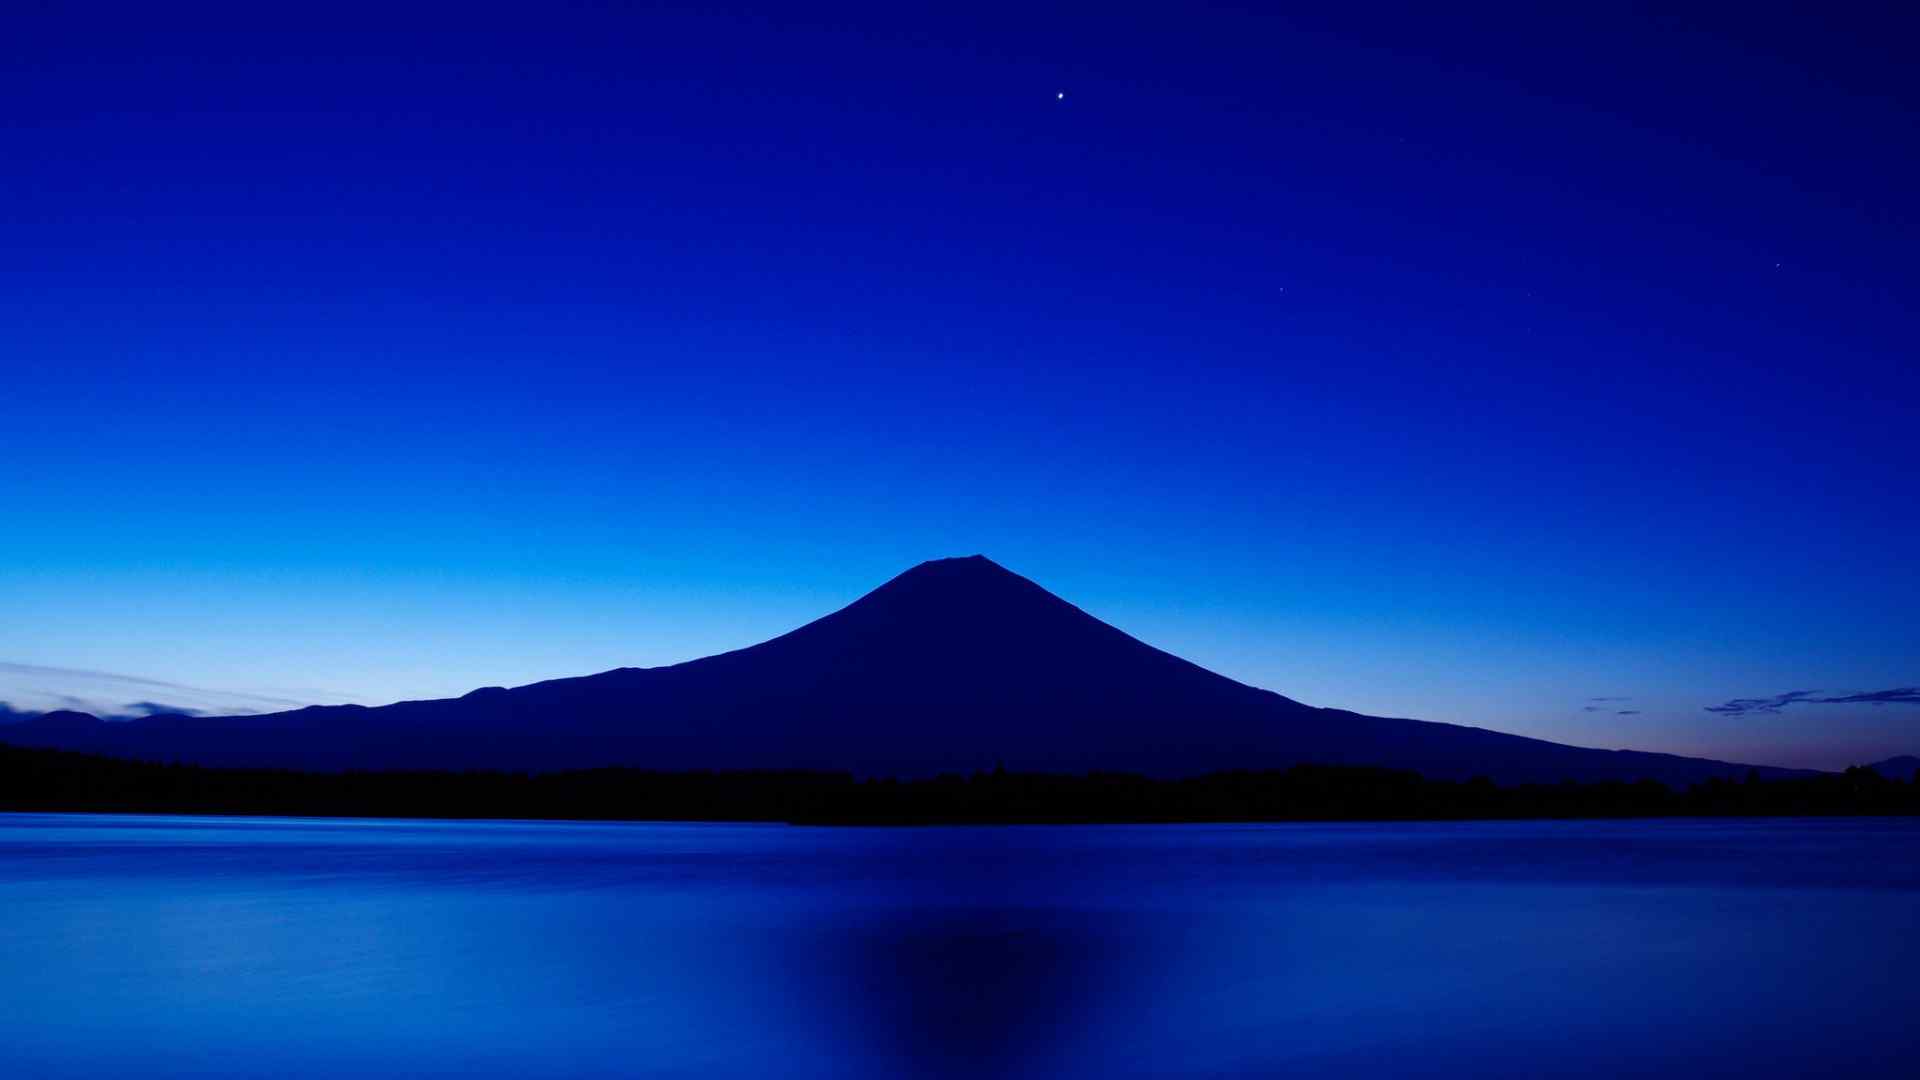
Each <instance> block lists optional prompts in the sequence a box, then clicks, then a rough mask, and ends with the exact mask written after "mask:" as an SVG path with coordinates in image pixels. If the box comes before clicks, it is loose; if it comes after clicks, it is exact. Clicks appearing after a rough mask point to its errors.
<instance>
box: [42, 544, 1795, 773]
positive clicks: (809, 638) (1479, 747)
mask: <svg viewBox="0 0 1920 1080" xmlns="http://www.w3.org/2000/svg"><path fill="white" fill-rule="evenodd" d="M6 738H7V739H8V741H15V742H23V741H24V742H25V744H27V745H41V746H58V747H62V748H66V749H82V750H96V751H100V752H106V753H113V754H117V755H120V756H130V757H143V758H148V759H157V760H182V761H191V762H195V763H199V764H212V765H252V766H274V767H294V768H326V769H345V768H513V769H531V770H551V769H560V768H582V767H593V766H597V765H635V766H644V767H647V768H668V769H703V768H716V769H718V768H820V769H847V770H851V771H854V772H856V773H860V774H864V775H903V776H906V775H931V774H934V773H938V772H948V771H962V772H964V771H969V770H972V769H977V768H992V767H995V766H999V765H1005V766H1007V767H1009V768H1019V769H1024V770H1029V771H1053V772H1086V771H1090V770H1102V771H1118V772H1139V773H1145V774H1148V775H1156V776H1179V775H1192V774H1197V773H1202V772H1209V771H1217V770H1220V769H1227V768H1280V767H1286V766H1290V765H1293V764H1300V763H1317V764H1350V765H1379V766H1385V767H1391V768H1409V769H1413V770H1415V771H1418V772H1421V773H1423V774H1426V775H1429V776H1432V777H1436V778H1455V779H1466V778H1469V777H1472V776H1481V775H1484V776H1488V777H1490V778H1493V779H1495V780H1497V781H1501V782H1541V781H1546V782H1550V781H1556V780H1560V779H1575V780H1595V779H1620V780H1637V779H1643V778H1645V779H1656V780H1661V781H1663V782H1667V783H1692V782H1696V781H1698V780H1702V779H1706V778H1709V777H1712V776H1728V777H1736V776H1744V775H1745V773H1746V772H1747V770H1748V769H1749V768H1754V766H1748V765H1744V764H1738V763H1731V762H1721V761H1712V760H1709V759H1699V758H1686V757H1681V756H1679V755H1671V754H1657V753H1648V752H1643V751H1633V750H1600V749H1592V748H1586V747H1573V746H1567V745H1564V744H1560V743H1553V742H1548V741H1546V740H1541V739H1533V738H1530V737H1527V736H1521V735H1512V734H1507V733H1504V732H1497V731H1492V730H1490V729H1486V728H1479V727H1471V726H1466V725H1458V724H1446V723H1438V722H1433V721H1422V720H1412V719H1405V718H1392V717H1373V716H1366V715H1364V714H1360V713H1354V712H1349V711H1346V710H1341V709H1322V708H1316V707H1313V706H1309V705H1305V704H1302V703H1300V702H1298V701H1295V700H1293V699H1292V698H1288V697H1286V696H1285V695H1282V694H1279V693H1277V692H1275V691H1272V690H1267V689H1263V688H1260V687H1255V686H1250V685H1248V684H1246V683H1241V682H1238V681H1236V680H1233V679H1230V678H1228V677H1226V676H1223V675H1220V674H1217V673H1215V672H1212V671H1208V670H1207V669H1205V668H1203V667H1200V666H1199V665H1197V664H1195V663H1193V662H1191V661H1189V660H1186V659H1184V658H1182V657H1178V656H1175V655H1173V654H1172V653H1168V652H1166V651H1164V650H1161V649H1158V648H1156V647H1154V646H1152V645H1150V644H1147V643H1146V642H1143V641H1140V640H1139V639H1137V638H1135V637H1133V636H1132V635H1130V634H1127V633H1126V632H1125V631H1123V630H1121V629H1119V628H1118V627H1115V626H1112V625H1110V624H1108V623H1105V622H1103V621H1101V620H1099V619H1097V618H1095V617H1094V616H1092V615H1090V614H1088V613H1087V612H1085V611H1083V610H1082V609H1080V608H1079V607H1076V606H1075V605H1073V604H1072V603H1070V602H1069V601H1067V600H1064V599H1062V598H1060V597H1058V596H1056V595H1054V594H1053V593H1051V592H1048V591H1047V590H1046V589H1044V588H1042V587H1041V586H1040V585H1038V584H1036V583H1034V582H1032V581H1030V580H1028V579H1027V578H1024V577H1021V576H1020V575H1018V574H1016V573H1014V572H1012V571H1010V570H1007V569H1006V568H1004V567H1002V566H1000V565H999V564H998V563H995V562H993V561H992V560H990V559H987V558H986V557H985V556H982V555H971V556H961V557H957V558H948V559H936V560H931V561H928V562H924V563H921V564H919V565H917V566H914V567H912V568H910V569H908V570H906V571H905V572H903V573H901V574H899V575H897V576H895V577H894V578H892V579H890V580H889V581H887V582H886V583H884V584H882V585H881V586H879V587H878V588H876V589H874V590H872V591H870V592H868V593H866V594H865V595H863V596H861V597H859V598H857V599H856V600H854V601H853V602H852V603H850V604H847V605H846V606H844V607H842V608H840V609H838V610H836V611H833V612H830V613H828V614H827V615H824V616H822V617H820V618H818V619H815V620H813V621H812V622H809V623H806V624H804V625H802V626H799V627H796V628H794V629H793V630H790V631H788V632H786V633H784V634H780V635H778V636H776V637H773V638H769V639H767V640H766V641H762V642H758V643H756V644H753V645H748V646H745V647H743V648H739V649H734V650H729V651H727V652H722V653H716V654H714V655H712V656H706V657H700V658H697V659H693V660H687V661H683V662H680V663H677V664H669V665H663V666H660V667H651V668H636V667H621V668H614V669H611V670H608V671H602V672H598V673H595V674H589V675H578V676H568V677H564V678H558V679H549V680H543V681H541V682H536V683H529V684H527V685H525V686H519V687H513V688H502V687H481V688H478V689H476V690H473V691H470V692H468V693H467V694H465V695H462V696H460V697H457V698H442V699H430V700H422V701H403V702H396V703H393V704H391V705H384V706H377V707H367V706H358V705H348V706H310V707H308V708H305V709H297V710H289V711H286V712H281V713H269V714H264V715H256V716H230V717H198V716H192V717H190V716H178V715H174V716H155V717H149V718H144V719H139V720H129V721H121V722H116V723H111V724H107V723H99V724H96V725H94V726H92V727H87V726H85V725H75V724H73V723H71V722H69V723H64V724H60V725H38V724H33V723H29V724H25V725H14V726H12V727H10V728H8V729H6ZM1757 768H1759V770H1760V771H1761V772H1762V773H1763V774H1765V775H1781V776H1786V775H1796V774H1804V773H1805V772H1806V771H1805V770H1786V769H1773V768H1769V767H1765V766H1759V767H1757Z"/></svg>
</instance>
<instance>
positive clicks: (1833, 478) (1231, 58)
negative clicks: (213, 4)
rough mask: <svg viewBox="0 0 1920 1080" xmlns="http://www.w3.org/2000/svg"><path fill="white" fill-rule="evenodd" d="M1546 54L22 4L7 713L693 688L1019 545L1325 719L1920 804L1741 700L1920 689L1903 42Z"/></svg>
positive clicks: (906, 23)
mask: <svg viewBox="0 0 1920 1080" xmlns="http://www.w3.org/2000/svg"><path fill="white" fill-rule="evenodd" d="M1544 6H1545V7H1551V8H1554V9H1555V10H1552V11H1539V10H1532V11H1529V10H1524V9H1521V10H1514V11H1505V12H1501V13H1499V14H1497V15H1495V14H1491V13H1485V14H1471V13H1468V14H1463V13H1460V12H1457V11H1447V12H1444V13H1442V12H1438V11H1434V10H1422V8H1420V7H1413V8H1392V7H1356V6H1351V5H1339V6H1338V8H1339V11H1338V12H1337V13H1336V12H1334V11H1331V10H1319V9H1316V10H1313V11H1312V12H1311V13H1306V14H1272V15H1265V16H1258V15H1248V14H1244V13H1236V12H1232V11H1230V10H1211V11H1210V10H1208V9H1206V8H1204V7H1200V6H1196V5H1192V4H1179V5H1167V6H1165V7H1161V8H1148V7H1144V6H1136V5H1111V6H1103V7H1086V8H1071V7H1046V6H1036V5H1032V4H1022V5H1016V6H1010V7H1004V8H1001V7H995V6H992V5H980V4H966V5H955V6H953V7H952V8H950V9H937V10H928V9H925V8H923V7H921V6H919V5H888V6H877V5H876V6H871V7H858V6H854V7H840V6H832V5H825V6H823V5H816V4H809V5H804V6H795V7H794V8H792V9H789V10H788V11H787V12H786V13H784V14H765V13H764V12H763V13H759V14H754V13H750V12H748V11H746V10H744V9H743V10H741V11H737V12H732V13H728V12H725V11H723V10H722V9H721V7H720V6H719V5H712V4H702V5H699V7H698V9H692V10H673V9H669V8H642V9H630V10H610V9H609V8H608V7H607V6H603V5H592V6H574V5H568V4H555V3H546V4H540V5H526V6H522V7H519V8H516V9H506V8H499V9H488V8H483V7H475V8H470V9H466V10H463V11H462V13H461V14H460V15H459V17H458V18H457V19H442V18H432V17H416V16H414V15H411V14H409V13H408V12H407V10H406V5H383V6H380V7H377V8H363V9H355V8H353V7H351V6H344V7H343V6H332V5H329V6H327V7H325V8H315V9H295V8H286V7H280V6H274V5H257V4H255V5H249V6H246V7H234V8H229V9H212V8H204V7H195V6H194V5H186V6H184V7H176V6H165V7H164V8H156V7H147V8H136V7H133V6H128V7H127V8H126V9H124V10H116V11H114V12H112V14H111V16H109V15H107V14H103V13H102V12H100V11H97V10H94V9H90V8H82V7H79V6H72V5H49V6H48V7H47V8H46V9H44V10H39V11H35V10H33V9H29V10H28V11H26V12H25V13H14V12H10V14H9V20H10V21H9V26H8V29H7V32H6V34H5V35H4V36H0V95H4V100H5V101H7V102H8V108H7V109H6V110H5V112H4V113H0V124H3V125H4V131H3V135H4V139H3V140H0V147H3V148H4V149H3V151H0V153H3V155H4V160H3V161H0V250H3V251H4V252H5V257H4V258H3V259H0V376H3V377H4V381H3V382H0V418H3V419H4V427H3V428H0V440H4V442H0V446H4V447H5V453H4V455H0V511H3V512H4V518H3V520H4V525H3V526H0V602H3V603H4V605H5V610H6V618H5V620H4V622H0V662H4V663H0V700H7V699H8V698H9V693H8V690H7V687H8V686H12V687H13V690H12V697H13V698H15V699H18V701H16V704H18V703H19V702H20V701H26V700H27V698H29V697H31V696H32V695H33V694H39V695H41V697H42V698H44V697H45V696H46V695H47V694H49V693H56V692H57V687H55V689H54V690H49V687H50V686H54V684H57V683H58V682H59V677H58V676H51V675H46V674H45V671H46V669H50V668H51V669H64V670H69V671H77V672H79V673H81V674H85V673H88V672H96V673H109V674H113V675H124V676H140V677H143V678H147V679H154V680H161V681H163V682H167V683H173V684H179V685H182V686H187V687H194V688H196V692H200V691H206V692H212V691H230V692H235V693H246V694H256V695H264V696H267V697H272V698H293V699H296V700H357V701H362V702H369V703H373V702H381V701H390V700H395V699H399V698H406V697H425V696H440V695H448V694H457V693H461V692H464V691H465V690H468V689H471V688H472V687H474V686H478V685H483V684H516V683H521V682H527V681H531V680H534V679H539V678H544V677H551V676H556V675H566V674H578V673H583V672H588V671H594V670H600V669H604V668H608V667H613V666H619V665H626V664H633V665H650V664H657V663H664V662H671V661H676V660H683V659H688V658H692V657H695V656H699V655H703V654H706V653H710V652H713V651H716V650H720V649H724V648H730V647H736V646H740V645H745V644H749V643H751V642H754V641H756V640H759V639H762V638H765V637H768V636H771V635H773V634H775V633H778V632H781V631H784V630H786V629H789V628H791V627H792V626H794V625H797V624H799V623H801V622H804V621H806V620H808V619H810V618H813V617H815V616H817V615H819V614H822V613H824V612H825V611H827V610H829V609H831V608H834V607H837V606H839V605H841V604H844V603H846V602H848V601H850V600H852V599H853V598H854V597H856V596H857V595H859V594H860V593H862V592H864V591H865V590H867V589H869V588H871V587H873V586H875V585H877V584H879V583H880V582H881V581H883V580H884V579H886V578H887V577H890V576H891V575H893V574H895V573H897V572H899V571H900V570H902V569H904V568H906V567H907V566H909V565H911V564H913V563H915V562H918V561H920V560H923V559H927V558H933V557H937V556H944V555H956V554H968V553H973V552H982V553H985V554H987V555H989V556H991V557H992V558H994V559H996V560H997V561H999V562H1001V563H1002V564H1004V565H1006V566H1008V567H1009V568H1011V569H1013V570H1015V571H1017V572H1020V573H1023V574H1025V575H1027V576H1029V577H1032V578H1034V579H1035V580H1037V581H1039V582H1040V583H1041V584H1042V585H1044V586H1046V587H1048V588H1049V589H1052V590H1053V591H1055V592H1057V593H1059V594H1061V595H1062V596H1065V597H1066V598H1068V599H1070V600H1072V601H1074V602H1075V603H1078V604H1080V605H1081V606H1082V607H1085V608H1086V609H1088V610H1089V611H1091V612H1092V613H1093V614H1095V615H1097V616H1100V617H1102V618H1104V619H1107V620H1108V621H1111V622H1114V623H1116V624H1117V625H1119V626H1121V627H1122V628H1124V629H1126V630H1128V631H1130V632H1132V633H1134V634H1135V635H1137V636H1139V637H1142V638H1144V639H1145V640H1147V641H1149V642H1151V643H1153V644H1156V645H1159V646H1162V647H1164V648H1168V649H1170V650H1172V651H1174V652H1177V653H1180V654H1182V655H1185V656H1187V657H1189V658H1191V659H1193V660H1196V661H1198V662H1200V663H1202V664H1204V665H1206V666H1208V667H1211V668H1214V669H1216V670H1218V671H1221V672H1223V673H1225V674H1228V675H1232V676H1234V677H1236V678H1240V679H1243V680H1246V681H1248V682H1252V683H1255V684H1258V685H1261V686H1267V687H1270V688H1273V689H1276V690H1279V691H1280V692H1282V693H1285V694H1288V695H1290V696H1292V697H1295V698H1298V699H1300V700H1303V701H1307V702H1309V703H1312V704H1322V705H1339V706H1345V707H1350V708H1355V709H1360V710H1363V711H1369V712H1376V713H1386V714H1392V715H1405V716H1417V717H1422V718H1427V719H1436V720H1451V721H1458V722H1464V723H1476V724H1482V725H1485V726H1489V727H1496V728H1502V729H1505V730H1510V731H1516V732H1521V733H1525V734H1531V735H1538V736H1543V737H1547V738H1554V739H1561V740H1566V741H1571V742H1576V743H1581V744H1584V745H1596V746H1633V747H1638V748H1643V749H1652V750H1672V751H1676V752H1683V753H1702V754H1712V755H1715V756H1722V757H1730V758H1734V759H1737V760H1758V761H1764V762H1774V763H1781V764H1808V765H1816V766H1838V765H1844V764H1848V763H1850V762H1855V761H1865V760H1872V759H1875V758H1878V757H1884V756H1888V755H1891V754H1894V753H1905V752H1920V705H1915V704H1912V703H1899V702H1894V703H1889V704H1882V705H1870V704H1865V703H1826V704H1821V703H1806V702H1796V703H1791V704H1786V705H1783V706H1781V707H1779V708H1778V709H1775V710H1770V709H1767V708H1745V709H1739V710H1735V711H1725V712H1712V711H1708V707H1709V706H1719V705H1720V704H1721V703H1723V702H1727V701H1729V700H1731V699H1739V698H1750V699H1765V698H1770V697H1772V696H1773V695H1777V694H1782V693H1786V692H1789V691H1800V690H1819V691H1821V694H1820V695H1817V696H1842V695H1845V694H1849V693H1857V692H1872V691H1882V690H1888V689H1896V688H1904V687H1912V686H1914V685H1915V684H1916V683H1920V618H1916V615H1915V613H1916V611H1920V570H1917V569H1916V560H1915V557H1914V555H1915V551H1916V549H1917V548H1920V499H1916V489H1917V488H1920V470H1916V465H1920V406H1917V405H1916V401H1917V400H1920V399H1917V398H1916V392H1920V357H1917V356H1916V342H1920V314H1916V312H1920V304H1917V303H1916V300H1915V295H1914V292H1915V290H1914V286H1915V284H1916V278H1917V277H1920V271H1917V270H1916V261H1915V252H1916V250H1920V249H1917V248H1916V240H1920V227H1917V226H1920V216H1916V213H1915V210H1914V199H1915V196H1914V192H1916V191H1920V93H1916V80H1915V79H1914V77H1913V74H1912V71H1911V68H1910V66H1909V61H1910V57H1909V56H1907V55H1905V52H1904V50H1905V49H1906V47H1907V45H1908V43H1910V42H1911V41H1912V40H1913V36H1912V35H1913V31H1914V30H1915V29H1916V28H1915V27H1913V26H1907V25H1895V24H1894V23H1893V22H1891V21H1881V22H1877V23H1876V22H1872V21H1865V16H1863V15H1860V14H1858V13H1856V14H1853V15H1848V16H1845V17H1842V16H1839V15H1832V16H1829V17H1828V18H1826V19H1813V18H1811V17H1808V16H1805V15H1802V16H1790V15H1784V14H1775V13H1764V12H1744V13H1742V15H1741V21H1739V22H1732V23H1727V22H1721V21H1718V20H1717V19H1716V18H1712V17H1708V16H1705V15H1702V16H1698V17H1695V16H1663V17H1660V18H1657V19H1656V18H1651V17H1640V18H1628V17H1626V16H1614V15H1608V14H1599V13H1582V14H1575V13H1569V12H1566V11H1562V10H1558V9H1559V8H1560V7H1561V6H1560V5H1544ZM62 11H64V13H62ZM1896 17H1897V16H1892V15H1889V16H1886V19H1888V20H1891V19H1893V18H1896ZM1062 93H1064V94H1065V97H1064V98H1060V97H1058V96H1057V95H1059V94H1062ZM23 671H25V672H33V671H38V672H41V674H40V675H38V676H33V677H31V678H30V677H28V676H27V675H22V674H21V672H23ZM7 680H11V682H8V681H7ZM36 680H37V681H36ZM29 684H31V685H29ZM93 685H99V681H98V680H97V679H96V681H95V683H94V684H93ZM151 696H152V695H150V694H148V693H146V692H144V691H143V692H142V693H141V695H140V700H147V699H150V698H151ZM1601 699H1609V700H1601ZM1611 699H1620V700H1611ZM129 700H130V701H131V700H134V699H133V698H131V697H130V699H129Z"/></svg>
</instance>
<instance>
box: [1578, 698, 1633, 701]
mask: <svg viewBox="0 0 1920 1080" xmlns="http://www.w3.org/2000/svg"><path fill="white" fill-rule="evenodd" d="M1587 700H1588V701H1632V700H1633V699H1632V698H1630V697H1590V698H1588V699H1587Z"/></svg>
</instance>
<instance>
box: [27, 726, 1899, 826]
mask: <svg viewBox="0 0 1920 1080" xmlns="http://www.w3.org/2000/svg"><path fill="white" fill-rule="evenodd" d="M0 810H14V811H93V812H124V813H180V814H268V815H290V816H339V817H439V818H482V817H485V818H548V819H575V820H596V819H597V820H660V821H789V822H811V823H832V824H914V823H966V822H980V823H992V822H1058V823H1068V822H1199V821H1338V820H1361V821H1368V820H1371V821H1385V820H1447V819H1473V818H1575V817H1676V816H1778V815H1793V816H1817V815H1841V814H1914V813H1920V775H1916V776H1913V777H1908V778H1899V779H1895V778H1889V777H1883V776H1881V775H1880V774H1878V773H1876V772H1874V771H1873V770H1871V769H1867V768H1852V769H1848V770H1847V771H1846V772H1845V773H1838V774H1824V775H1820V776H1815V777H1809V778H1800V779H1790V780H1761V779H1760V778H1759V777H1758V776H1754V775H1749V776H1748V777H1747V778H1746V779H1745V780H1744V781H1728V780H1712V781H1708V782H1707V783H1704V784H1697V785H1694V786H1693V787H1690V788H1687V789H1685V790H1674V789H1672V788H1669V787H1667V786H1666V785H1664V784H1661V783H1658V782H1655V781H1651V780H1643V781H1640V782H1638V783H1618V782H1605V783H1587V784H1579V783H1572V782H1568V783H1563V784H1529V785H1518V786H1512V787H1500V786H1497V785H1495V784H1493V783H1492V782H1491V781H1488V780H1485V779H1479V780H1469V781H1466V782H1456V781H1447V780H1428V779H1425V778H1423V777H1421V776H1420V775H1419V774H1418V773H1413V772H1401V771H1396V770H1391V769H1368V768H1352V767H1345V766H1320V765H1301V766H1296V767H1294V768H1292V769H1286V770H1275V771H1265V772H1220V773H1212V774H1209V775H1206V776H1200V777H1194V778H1191V779H1184V780H1154V779H1150V778H1147V777H1144V776H1137V775H1132V774H1123V773H1090V774H1086V775H1078V776H1075V775H1061V774H1046V773H1008V772H1003V771H998V770H996V771H993V772H978V773H974V774H972V775H969V776H959V775H947V776H939V777H934V778H930V779H920V780H874V779H869V780H856V779H855V778H854V777H853V776H851V775H850V774H847V773H832V772H804V771H790V772H672V773H667V772H649V771H646V770H642V769H626V768H608V769H588V770H580V771H573V772H554V773H538V774H526V773H507V772H397V771H396V772H344V773H311V772H291V771H282V770H272V769H218V768H204V767H200V766H193V765H178V764H172V765H163V764H154V763H148V762H137V761H125V760H121V759H117V758H109V757H100V756H96V755H90V754H81V753H74V752H70V751H63V750H39V749H26V748H21V747H13V746H8V745H5V744H0Z"/></svg>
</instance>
